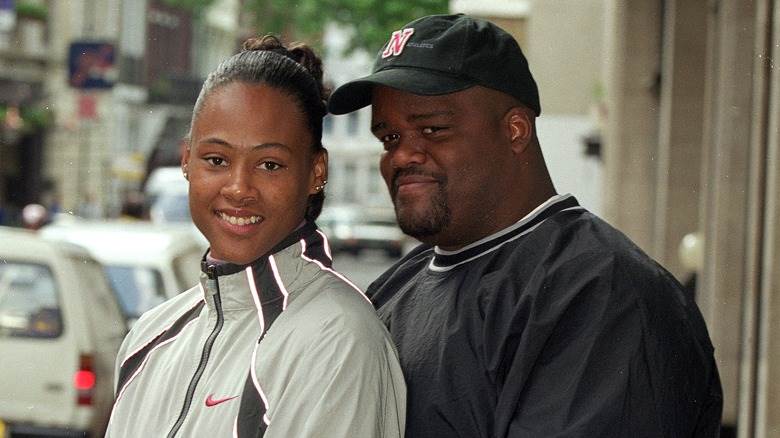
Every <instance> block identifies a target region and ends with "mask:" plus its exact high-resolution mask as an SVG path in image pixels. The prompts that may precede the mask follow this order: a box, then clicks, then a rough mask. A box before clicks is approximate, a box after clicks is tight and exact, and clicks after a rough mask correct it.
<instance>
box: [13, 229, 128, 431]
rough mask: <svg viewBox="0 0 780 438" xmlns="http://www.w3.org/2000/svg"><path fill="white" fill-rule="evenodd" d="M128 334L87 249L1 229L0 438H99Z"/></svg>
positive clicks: (100, 271) (114, 302)
mask: <svg viewBox="0 0 780 438" xmlns="http://www.w3.org/2000/svg"><path fill="white" fill-rule="evenodd" d="M126 331H127V327H126V324H125V321H124V319H123V317H122V313H121V311H120V309H119V305H118V303H117V301H116V298H115V296H114V295H113V293H112V291H111V288H110V286H109V285H108V281H107V279H106V277H105V275H104V273H103V270H102V269H101V267H100V265H99V264H98V263H97V262H96V261H95V260H94V259H93V258H92V257H91V256H90V255H89V253H88V252H87V251H86V250H85V249H83V248H81V247H78V246H76V245H72V244H68V243H64V242H56V241H49V240H47V239H44V238H42V237H41V236H40V235H38V234H35V233H34V232H30V231H26V230H19V229H11V228H5V227H0V437H5V436H17V435H18V436H86V434H88V435H89V436H102V435H103V431H104V430H105V427H106V424H107V422H108V416H109V413H110V410H111V404H112V401H113V370H114V361H115V358H116V354H117V351H118V349H119V345H120V343H121V342H122V338H123V337H124V335H125V333H126Z"/></svg>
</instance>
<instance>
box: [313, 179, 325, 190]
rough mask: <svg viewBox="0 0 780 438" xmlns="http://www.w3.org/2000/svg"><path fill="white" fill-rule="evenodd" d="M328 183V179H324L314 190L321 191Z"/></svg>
mask: <svg viewBox="0 0 780 438" xmlns="http://www.w3.org/2000/svg"><path fill="white" fill-rule="evenodd" d="M327 183H328V180H324V181H323V182H322V183H321V184H320V185H316V186H314V190H316V191H318V192H321V191H322V189H324V188H325V184H327Z"/></svg>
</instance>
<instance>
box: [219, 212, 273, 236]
mask: <svg viewBox="0 0 780 438" xmlns="http://www.w3.org/2000/svg"><path fill="white" fill-rule="evenodd" d="M214 213H215V216H216V217H217V218H218V222H219V224H220V225H221V226H222V228H224V229H226V230H227V231H229V232H231V233H234V234H250V233H252V232H254V230H255V229H256V228H257V227H258V226H259V225H260V223H262V222H263V220H264V218H263V216H261V215H258V214H251V213H249V212H227V211H224V210H217V211H215V212H214Z"/></svg>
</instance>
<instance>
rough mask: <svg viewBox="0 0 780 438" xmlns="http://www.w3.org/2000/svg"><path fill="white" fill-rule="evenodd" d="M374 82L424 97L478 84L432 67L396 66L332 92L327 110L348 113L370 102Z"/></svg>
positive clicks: (335, 112) (348, 83)
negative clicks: (437, 70) (435, 70)
mask: <svg viewBox="0 0 780 438" xmlns="http://www.w3.org/2000/svg"><path fill="white" fill-rule="evenodd" d="M375 85H384V86H387V87H390V88H396V89H398V90H401V91H406V92H409V93H413V94H420V95H424V96H436V95H440V94H449V93H454V92H456V91H461V90H465V89H466V88H469V87H472V86H474V85H475V83H474V82H473V81H470V80H466V79H461V78H455V77H452V76H447V75H444V74H441V73H437V72H433V71H430V70H423V69H417V68H408V67H395V68H392V69H387V70H381V71H378V72H376V73H373V74H370V75H368V76H366V77H364V78H360V79H356V80H354V81H350V82H347V83H346V84H344V85H342V86H340V87H338V88H337V89H336V90H335V91H334V92H333V94H331V95H330V99H329V100H328V111H330V112H331V113H332V114H346V113H350V112H352V111H355V110H358V109H360V108H363V107H365V106H368V105H371V93H372V91H373V89H374V86H375Z"/></svg>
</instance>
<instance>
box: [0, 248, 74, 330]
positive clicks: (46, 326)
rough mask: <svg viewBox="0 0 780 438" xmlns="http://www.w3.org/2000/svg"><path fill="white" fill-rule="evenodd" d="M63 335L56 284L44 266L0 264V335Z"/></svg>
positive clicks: (49, 271)
mask: <svg viewBox="0 0 780 438" xmlns="http://www.w3.org/2000/svg"><path fill="white" fill-rule="evenodd" d="M60 334H62V315H61V313H60V304H59V296H58V292H57V285H56V282H55V280H54V276H53V275H52V272H51V270H49V268H48V267H46V266H43V265H37V264H32V263H16V262H13V261H7V262H5V263H2V264H0V336H14V337H35V338H56V337H58V336H59V335H60Z"/></svg>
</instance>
